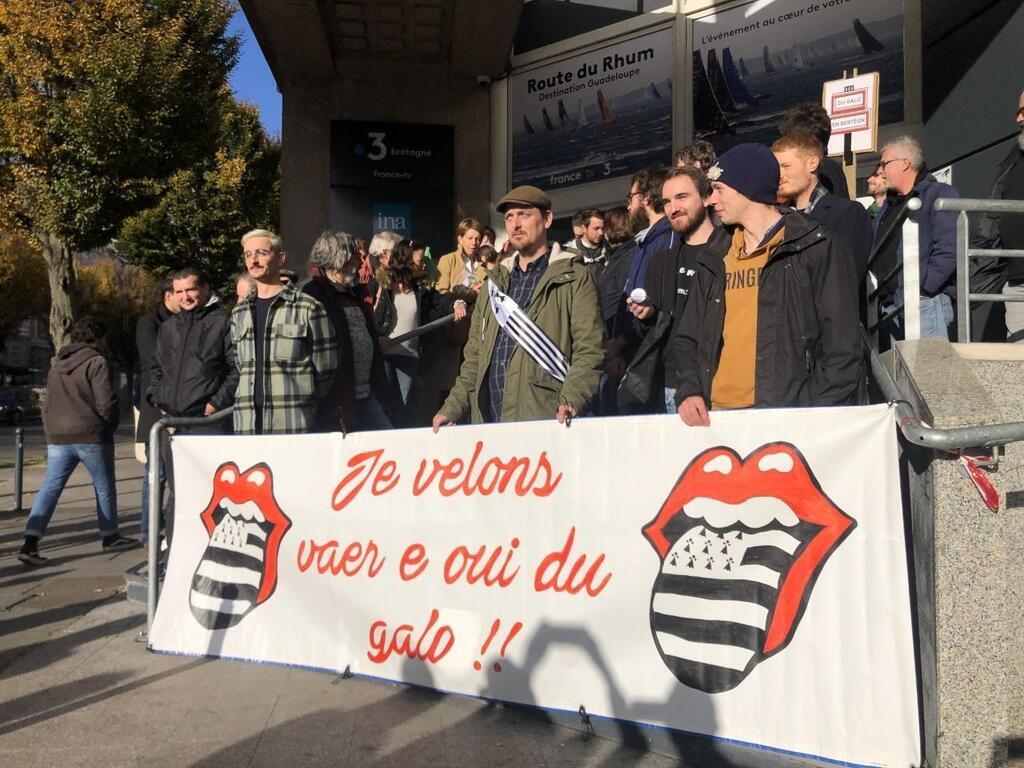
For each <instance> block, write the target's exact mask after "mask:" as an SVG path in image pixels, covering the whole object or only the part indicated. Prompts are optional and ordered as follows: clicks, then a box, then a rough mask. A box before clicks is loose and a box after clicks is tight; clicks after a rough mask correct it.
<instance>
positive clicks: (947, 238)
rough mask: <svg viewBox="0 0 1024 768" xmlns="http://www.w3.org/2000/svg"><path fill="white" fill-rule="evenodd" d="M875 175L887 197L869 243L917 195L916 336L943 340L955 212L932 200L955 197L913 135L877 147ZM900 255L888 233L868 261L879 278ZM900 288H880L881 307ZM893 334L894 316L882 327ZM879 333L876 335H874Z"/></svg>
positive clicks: (897, 328)
mask: <svg viewBox="0 0 1024 768" xmlns="http://www.w3.org/2000/svg"><path fill="white" fill-rule="evenodd" d="M876 172H877V174H878V175H879V177H880V178H881V179H882V180H883V181H884V182H885V185H886V187H887V188H888V189H889V191H890V193H892V195H894V197H893V198H890V199H889V200H888V201H887V202H886V203H885V205H883V206H882V209H881V210H880V211H879V214H878V221H879V224H878V226H877V227H876V230H875V242H876V243H878V242H880V241H881V239H882V238H884V237H885V235H886V232H888V231H889V230H890V229H891V228H892V227H893V226H897V225H896V222H897V220H898V218H899V213H900V211H902V210H903V208H904V207H905V206H906V204H907V201H908V200H909V199H910V198H911V197H918V198H920V199H921V210H920V211H918V212H917V215H916V220H917V225H918V242H919V247H918V259H919V262H920V276H921V279H920V290H921V305H920V307H921V336H922V337H926V336H939V337H943V338H948V334H949V328H950V325H951V324H952V322H953V318H954V312H953V302H954V300H955V299H956V214H955V213H951V212H940V211H936V210H935V201H936V200H938V199H940V198H944V197H960V195H959V193H958V192H957V191H956V190H955V189H953V188H952V187H951V186H949V185H948V184H943V183H941V182H939V181H937V180H936V179H935V177H934V176H932V175H931V174H930V173H928V171H927V169H926V167H925V162H924V152H923V150H922V149H921V144H920V142H918V140H917V139H915V138H914V137H913V136H900V137H899V138H896V139H893V140H892V141H890V142H889V143H888V144H886V145H885V146H884V147H882V156H881V160H880V161H879V163H878V168H877V171H876ZM902 256H903V240H902V238H901V237H900V236H899V235H898V234H897V233H894V234H893V236H892V237H891V238H890V239H889V242H888V243H887V244H886V248H885V249H884V250H883V252H882V255H881V256H879V257H878V259H877V260H876V262H875V263H874V264H873V265H872V271H873V272H874V274H875V275H876V276H877V277H878V278H879V279H881V278H882V277H884V276H885V275H888V274H889V273H890V272H891V271H892V269H893V268H894V267H895V266H896V264H897V263H899V261H900V259H901V258H902ZM902 294H903V286H902V285H901V284H896V283H895V281H891V282H890V284H889V285H886V286H883V290H882V292H881V294H880V297H879V301H880V305H879V306H880V307H881V308H882V309H883V311H884V310H886V309H887V308H892V307H894V306H898V305H899V304H900V303H901V302H902V300H903V298H902ZM887 330H888V331H889V333H890V335H892V337H893V338H894V339H895V338H901V337H902V322H901V321H900V320H898V319H894V321H893V327H892V328H890V329H887ZM880 336H881V334H880Z"/></svg>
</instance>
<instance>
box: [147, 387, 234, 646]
mask: <svg viewBox="0 0 1024 768" xmlns="http://www.w3.org/2000/svg"><path fill="white" fill-rule="evenodd" d="M234 410H235V409H234V406H230V407H228V408H225V409H223V410H221V411H217V412H216V413H215V414H213V415H212V416H182V417H176V416H164V417H163V418H162V419H160V420H159V421H157V422H156V424H154V425H153V428H152V429H150V430H149V542H148V544H149V546H148V549H147V552H146V563H147V570H148V573H147V574H146V637H149V633H150V630H151V629H152V628H153V619H155V618H156V604H157V587H158V586H159V584H160V578H159V576H160V574H159V573H158V571H157V565H158V560H159V559H160V512H161V509H160V466H161V464H162V463H163V462H162V461H161V457H160V448H161V445H162V443H163V441H162V440H161V437H162V436H163V432H164V430H165V429H167V428H168V427H202V426H208V425H210V424H216V423H217V422H220V421H224V420H225V419H227V418H228V417H229V416H231V415H232V414H233V413H234Z"/></svg>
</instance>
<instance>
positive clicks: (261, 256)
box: [231, 229, 338, 435]
mask: <svg viewBox="0 0 1024 768" xmlns="http://www.w3.org/2000/svg"><path fill="white" fill-rule="evenodd" d="M242 258H243V260H244V262H245V268H246V270H247V271H248V272H249V274H250V275H251V276H252V278H253V279H254V280H255V281H256V291H255V293H253V294H251V295H250V296H249V297H248V298H246V300H245V301H242V302H241V303H239V304H238V306H236V307H235V309H234V311H233V312H232V313H231V336H232V340H233V342H234V345H235V356H236V358H237V364H238V371H239V381H238V394H237V396H236V398H235V413H234V426H235V434H239V435H270V434H295V433H304V432H312V431H314V429H315V427H316V414H317V407H318V404H319V401H320V400H322V399H323V398H324V397H326V395H327V393H328V392H329V391H330V388H331V384H332V383H333V381H334V374H335V370H336V369H337V367H338V341H337V338H336V337H335V333H334V327H333V326H332V325H331V321H330V318H329V317H328V316H327V311H326V310H325V309H324V307H323V305H322V304H321V303H320V302H319V301H317V300H316V299H314V298H313V297H311V296H307V295H306V294H304V293H302V292H301V291H299V289H298V287H297V286H296V285H295V284H294V283H289V284H288V285H282V284H281V269H282V267H284V264H285V260H286V259H287V254H286V253H285V250H284V244H283V243H282V241H281V238H280V237H279V236H278V235H276V234H275V233H273V232H270V231H269V230H266V229H254V230H252V231H251V232H247V233H246V234H245V235H243V237H242Z"/></svg>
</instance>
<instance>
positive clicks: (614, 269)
mask: <svg viewBox="0 0 1024 768" xmlns="http://www.w3.org/2000/svg"><path fill="white" fill-rule="evenodd" d="M633 235H634V233H633V232H632V231H630V228H629V211H627V210H626V206H624V205H620V206H618V207H617V208H612V209H611V210H609V211H608V212H607V214H605V220H604V237H605V240H607V241H608V266H607V267H606V268H605V270H604V272H602V273H601V277H600V278H599V279H598V281H597V283H598V289H599V290H600V295H601V312H602V315H603V316H604V321H605V326H606V328H605V330H606V332H607V335H608V338H609V339H611V338H613V330H614V329H613V327H612V326H613V322H614V320H615V316H616V314H617V313H618V311H619V303H620V302H622V303H623V307H625V298H624V297H623V296H622V290H623V287H624V286H625V285H626V278H627V277H629V267H630V265H631V264H632V263H633V252H634V251H635V250H636V240H634V239H633Z"/></svg>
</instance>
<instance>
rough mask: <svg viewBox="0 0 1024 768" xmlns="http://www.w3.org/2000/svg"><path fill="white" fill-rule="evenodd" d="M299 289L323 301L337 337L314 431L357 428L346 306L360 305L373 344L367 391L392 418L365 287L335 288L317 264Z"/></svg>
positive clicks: (318, 406) (350, 338)
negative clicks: (333, 364) (335, 358)
mask: <svg viewBox="0 0 1024 768" xmlns="http://www.w3.org/2000/svg"><path fill="white" fill-rule="evenodd" d="M302 292H303V293H305V294H306V295H307V296H312V297H313V298H314V299H316V300H317V301H319V302H320V303H321V304H323V307H324V310H325V311H326V312H327V317H328V318H329V319H330V321H331V325H333V326H334V335H335V336H336V337H337V340H338V370H337V371H336V372H335V374H334V380H333V382H332V383H331V389H330V391H328V393H327V395H325V396H324V398H323V399H322V400H320V401H319V402H318V404H317V412H316V430H317V431H318V432H343V431H344V432H347V431H352V430H354V429H356V428H357V426H358V423H357V420H356V400H355V382H354V381H353V378H352V373H353V369H354V367H355V361H354V356H353V351H352V337H351V334H350V332H349V324H348V323H349V319H348V315H347V314H346V312H345V308H346V307H359V309H360V311H361V312H362V316H363V322H364V323H365V325H366V332H367V334H368V335H369V337H370V340H371V341H372V343H373V361H372V362H371V364H370V391H371V392H372V393H373V395H374V396H375V397H376V398H377V400H378V402H379V403H380V404H381V407H382V408H383V409H384V412H385V413H386V414H387V415H388V417H389V418H390V417H391V412H390V402H391V401H390V397H389V392H388V381H387V376H386V375H385V373H384V358H383V356H382V354H381V349H380V339H379V338H378V336H377V328H376V325H375V323H374V321H373V315H372V314H371V312H370V308H369V307H368V306H367V305H366V302H364V301H363V294H364V293H365V292H366V288H365V286H361V285H357V286H353V288H352V289H351V290H338V288H336V287H335V285H334V283H332V282H331V281H330V279H328V277H327V276H326V275H325V274H323V273H322V272H321V271H320V270H319V269H318V268H317V267H313V277H312V278H311V279H310V281H309V282H308V283H306V284H305V285H304V286H302Z"/></svg>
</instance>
